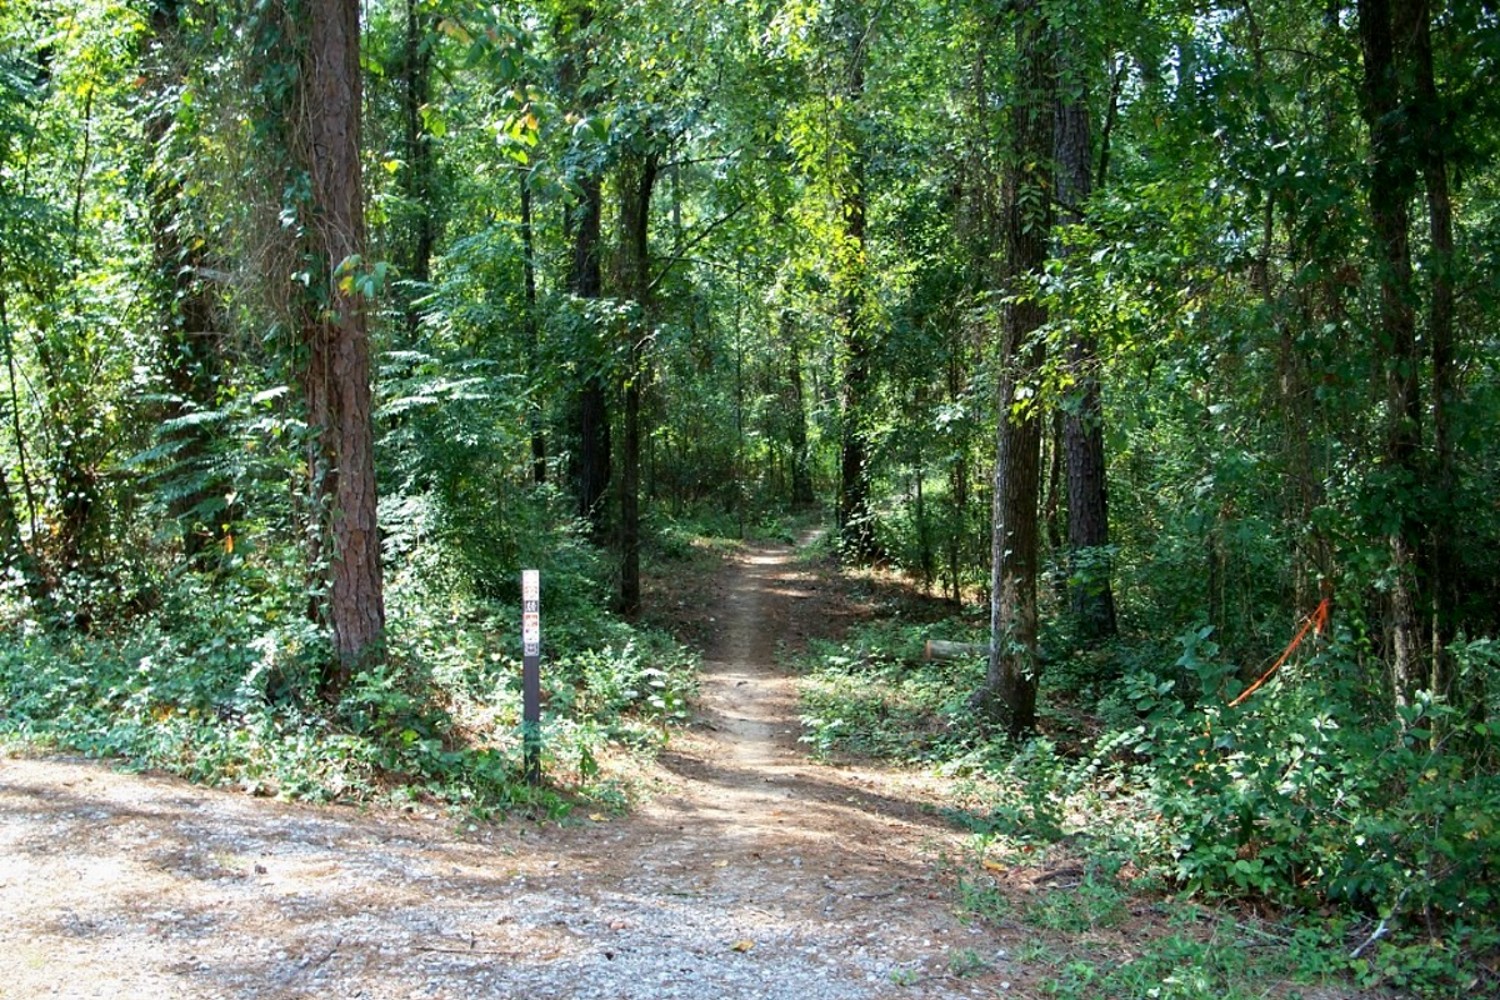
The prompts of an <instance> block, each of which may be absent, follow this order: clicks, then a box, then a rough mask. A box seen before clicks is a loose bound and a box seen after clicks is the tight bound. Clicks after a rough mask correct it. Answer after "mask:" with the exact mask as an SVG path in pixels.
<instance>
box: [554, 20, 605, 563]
mask: <svg viewBox="0 0 1500 1000" xmlns="http://www.w3.org/2000/svg"><path fill="white" fill-rule="evenodd" d="M593 21H594V8H593V7H592V6H591V5H590V4H587V3H567V4H564V9H563V11H562V14H561V17H560V21H559V25H558V35H559V44H560V45H561V47H562V50H563V57H562V62H561V65H560V66H559V69H558V77H559V87H560V89H561V91H562V93H563V95H564V97H565V99H567V100H569V101H571V102H573V104H574V105H575V106H576V108H577V110H578V111H579V112H580V113H582V114H588V113H590V112H591V111H592V109H593V107H594V106H595V105H596V104H597V103H598V100H599V98H598V95H597V94H596V93H595V92H593V91H590V90H588V89H587V88H586V86H585V85H586V84H587V83H588V75H589V72H590V70H591V69H592V68H593V64H594V48H593V42H592V41H591V40H590V37H589V34H588V31H589V27H590V25H592V24H593ZM588 171H589V172H588V173H586V174H584V175H583V176H582V177H579V178H578V204H577V205H576V206H575V208H574V210H573V213H572V215H571V218H570V220H569V228H570V231H571V233H572V237H573V240H572V243H573V246H572V263H571V266H570V267H569V270H568V291H569V292H570V293H571V294H572V295H573V296H574V297H576V298H579V299H585V300H593V299H598V298H599V297H600V296H601V295H602V294H603V280H602V274H601V270H600V257H599V243H600V219H601V216H602V212H603V184H602V181H601V179H600V176H599V173H598V169H597V168H595V167H590V168H588ZM590 322H592V318H591V319H590ZM588 351H589V356H588V357H585V358H583V359H582V360H583V367H584V369H585V374H584V377H583V381H582V383H581V384H580V385H579V387H578V389H577V392H576V395H575V396H574V399H573V411H574V412H573V424H574V426H575V428H576V429H577V432H578V448H577V451H576V453H575V454H574V455H573V458H572V463H571V464H572V473H573V485H574V490H575V492H576V494H577V497H578V514H579V516H580V517H582V518H583V519H584V520H586V521H587V522H588V524H589V527H590V530H591V531H592V533H593V536H594V538H595V540H596V541H599V540H603V539H604V537H605V535H606V533H607V532H606V528H607V517H606V515H607V513H608V511H607V505H606V503H605V496H606V494H607V493H608V490H609V480H610V475H611V468H610V425H609V396H608V394H607V392H606V389H605V378H604V374H603V372H602V371H601V370H600V369H601V367H602V365H603V362H604V359H603V358H602V357H599V356H598V354H599V347H598V344H597V341H596V340H595V339H594V338H592V337H590V338H589V348H588Z"/></svg>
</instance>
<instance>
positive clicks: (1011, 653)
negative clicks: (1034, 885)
mask: <svg viewBox="0 0 1500 1000" xmlns="http://www.w3.org/2000/svg"><path fill="white" fill-rule="evenodd" d="M1014 11H1015V17H1016V51H1017V53H1018V58H1019V60H1020V70H1019V73H1018V74H1017V77H1018V85H1017V92H1016V95H1015V99H1016V103H1015V106H1014V108H1013V110H1012V112H1011V114H1012V118H1011V123H1010V132H1011V148H1010V155H1009V157H1007V163H1006V170H1005V189H1004V220H1005V221H1004V225H1005V237H1006V239H1005V276H1004V277H1005V290H1006V292H1007V293H1008V295H1007V298H1008V303H1007V305H1006V307H1005V313H1004V318H1003V329H1002V333H1001V343H1000V366H1001V374H1000V393H999V395H1000V412H999V420H998V423H999V427H998V429H997V434H996V436H997V438H998V441H997V446H996V459H995V513H994V522H993V529H992V533H991V558H992V563H991V581H990V585H991V596H990V661H989V669H988V671H987V673H986V676H985V684H984V687H983V688H982V689H981V690H980V691H979V692H978V694H977V701H978V703H979V706H980V707H981V708H982V709H983V710H984V711H985V712H986V713H987V714H988V715H989V716H990V717H991V718H993V719H995V720H996V721H998V722H1000V723H1001V724H1003V725H1004V726H1005V729H1006V731H1007V732H1008V733H1009V734H1010V735H1011V737H1012V738H1014V739H1021V738H1024V737H1025V736H1027V735H1028V734H1030V733H1031V732H1032V731H1033V730H1034V729H1035V727H1036V687H1037V676H1038V673H1039V671H1040V664H1039V662H1038V659H1037V535H1038V523H1037V522H1038V517H1037V501H1038V496H1037V495H1038V490H1039V487H1040V476H1041V439H1042V422H1041V419H1040V416H1041V415H1040V413H1039V412H1038V408H1037V407H1036V406H1035V405H1034V400H1025V399H1023V398H1022V396H1021V394H1020V392H1019V391H1018V390H1020V389H1021V388H1022V387H1027V388H1030V387H1031V386H1032V385H1033V384H1034V382H1035V380H1036V379H1037V378H1039V377H1040V371H1041V366H1042V362H1043V360H1044V355H1043V346H1042V344H1041V343H1040V341H1038V340H1037V339H1036V338H1034V337H1033V334H1034V333H1035V332H1036V330H1037V329H1039V328H1040V327H1041V326H1042V324H1044V323H1045V322H1046V320H1047V312H1046V307H1045V306H1043V305H1042V304H1041V303H1040V302H1039V301H1037V299H1036V297H1035V296H1034V295H1033V294H1031V292H1030V290H1029V288H1028V286H1029V285H1030V284H1031V283H1032V282H1035V281H1037V280H1038V279H1039V278H1040V276H1041V272H1042V269H1043V267H1044V266H1045V265H1046V262H1047V243H1048V238H1049V235H1050V232H1051V227H1052V168H1051V163H1052V155H1053V135H1054V109H1053V93H1054V89H1055V81H1054V73H1053V65H1054V58H1053V45H1054V41H1053V38H1052V34H1051V32H1050V30H1049V28H1048V24H1047V21H1046V15H1045V14H1044V13H1043V11H1042V9H1041V5H1040V3H1039V2H1038V0H1019V2H1018V3H1017V4H1016V5H1015V7H1014ZM1018 404H1020V405H1019V406H1018Z"/></svg>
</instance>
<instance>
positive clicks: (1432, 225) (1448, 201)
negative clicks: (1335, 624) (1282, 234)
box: [1407, 0, 1482, 705]
mask: <svg viewBox="0 0 1500 1000" xmlns="http://www.w3.org/2000/svg"><path fill="white" fill-rule="evenodd" d="M1407 2H1408V3H1409V4H1410V5H1411V11H1410V14H1409V15H1408V20H1409V21H1411V22H1412V24H1411V29H1410V35H1409V37H1410V40H1411V62H1412V78H1413V82H1414V84H1415V94H1414V95H1413V104H1414V107H1413V115H1412V118H1413V123H1414V125H1415V127H1416V130H1417V144H1416V147H1417V151H1418V155H1419V157H1420V158H1421V167H1422V180H1423V184H1424V186H1425V187H1426V190H1427V229H1428V232H1429V234H1430V237H1429V238H1430V239H1431V241H1432V268H1431V271H1432V279H1431V280H1432V286H1431V301H1430V304H1429V307H1428V313H1427V341H1428V344H1429V345H1430V347H1429V350H1430V351H1431V355H1432V442H1433V449H1434V451H1435V452H1436V461H1437V470H1436V471H1437V475H1436V477H1435V488H1436V490H1435V492H1436V496H1435V497H1434V498H1433V508H1434V511H1435V515H1436V516H1434V517H1433V518H1432V519H1431V523H1432V524H1433V525H1434V526H1435V530H1434V531H1433V533H1432V535H1431V538H1430V542H1429V546H1430V558H1431V569H1430V570H1429V574H1428V575H1429V589H1430V592H1431V594H1432V608H1433V615H1432V618H1433V632H1432V668H1431V680H1430V686H1431V689H1432V690H1433V691H1434V692H1437V693H1440V694H1443V695H1447V696H1449V697H1450V698H1452V699H1454V700H1455V701H1460V700H1462V696H1463V695H1464V694H1465V693H1463V692H1456V691H1452V690H1451V680H1452V678H1451V677H1450V676H1449V674H1450V671H1449V666H1448V656H1447V652H1446V648H1447V645H1448V643H1449V642H1451V641H1452V639H1453V637H1454V635H1455V634H1456V632H1457V621H1458V604H1459V592H1460V591H1459V586H1458V579H1457V577H1458V564H1459V549H1458V546H1457V544H1456V542H1457V539H1458V537H1459V533H1458V532H1454V531H1450V530H1445V529H1443V528H1441V527H1436V526H1438V525H1446V524H1449V523H1451V522H1450V519H1451V518H1453V517H1454V515H1455V513H1456V512H1455V511H1454V488H1455V481H1456V478H1457V470H1456V468H1455V462H1454V453H1453V436H1452V431H1451V428H1450V427H1449V415H1450V411H1451V409H1452V406H1453V403H1454V402H1455V397H1456V395H1457V386H1456V378H1455V374H1456V373H1455V365H1454V336H1453V314H1454V293H1453V264H1454V260H1453V199H1452V196H1451V195H1450V193H1449V190H1448V154H1447V150H1448V146H1449V144H1450V143H1451V142H1452V137H1451V135H1450V134H1449V125H1448V122H1447V116H1446V115H1445V114H1444V111H1443V103H1442V99H1441V98H1440V97H1439V95H1438V89H1437V78H1436V75H1435V74H1434V72H1433V68H1432V6H1431V2H1430V0H1407ZM1480 704H1481V705H1482V702H1481V703H1480Z"/></svg>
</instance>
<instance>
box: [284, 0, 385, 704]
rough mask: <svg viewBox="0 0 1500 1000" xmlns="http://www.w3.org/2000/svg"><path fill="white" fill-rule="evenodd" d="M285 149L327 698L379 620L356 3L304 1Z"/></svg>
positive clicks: (371, 641) (376, 632) (340, 686)
mask: <svg viewBox="0 0 1500 1000" xmlns="http://www.w3.org/2000/svg"><path fill="white" fill-rule="evenodd" d="M307 15H308V16H307V28H306V30H307V37H306V47H305V52H304V54H303V66H302V72H301V73H300V74H299V77H298V87H299V91H300V92H299V94H298V101H297V107H298V108H299V109H301V111H300V115H301V117H300V118H299V119H298V120H297V122H296V124H295V131H296V132H297V136H296V142H295V155H296V156H297V158H298V161H299V162H298V166H299V167H300V168H301V169H303V170H305V171H306V174H307V177H308V179H309V180H310V182H311V185H310V190H311V201H310V203H309V204H307V205H306V206H305V208H306V210H307V217H306V218H304V219H303V220H302V222H303V224H304V227H305V232H306V240H307V246H306V250H307V252H308V256H309V258H310V259H313V260H318V261H321V262H322V266H323V268H324V269H325V270H324V275H323V282H324V284H323V286H322V287H321V288H320V289H319V290H318V292H317V293H315V294H312V295H310V296H308V298H307V300H306V301H305V303H304V306H303V314H302V321H301V328H302V338H303V342H304V346H305V350H306V355H307V363H306V368H305V370H304V372H303V378H304V386H303V389H304V392H305V396H306V404H307V417H308V426H309V428H310V430H311V438H310V441H309V456H308V459H309V460H308V472H309V478H310V483H309V494H310V496H311V499H312V505H313V516H314V531H313V537H312V538H311V540H310V541H311V557H312V560H313V562H312V565H313V568H314V573H315V574H316V575H317V576H318V577H319V578H320V580H321V583H322V584H323V589H324V596H323V599H322V600H320V601H319V602H318V604H319V605H320V617H322V618H324V619H325V620H326V622H327V624H328V625H329V627H330V628H331V630H332V633H333V651H334V663H333V664H332V669H331V671H330V672H329V674H328V675H327V676H326V677H325V678H324V682H323V696H324V697H325V698H326V699H328V700H329V701H337V699H338V697H339V696H340V695H341V694H342V692H343V691H344V689H345V688H346V687H347V686H348V684H349V681H350V680H351V679H352V678H353V676H354V673H355V672H356V671H357V670H360V669H362V668H363V667H364V666H366V665H368V664H369V662H370V661H371V659H372V658H373V657H374V656H375V655H376V654H377V651H378V646H379V643H380V641H381V639H382V636H383V633H384V630H385V599H384V592H383V586H382V578H381V565H380V536H379V533H378V530H377V526H376V494H375V452H374V443H375V434H374V423H373V419H372V414H371V392H370V341H369V335H368V332H367V330H366V321H365V312H364V308H363V305H362V303H361V302H360V300H359V294H360V293H359V290H358V287H357V284H356V282H355V280H354V278H355V277H356V272H357V269H358V267H359V266H360V264H359V262H360V260H361V255H362V254H363V252H364V249H365V224H364V209H363V204H362V193H361V178H360V161H359V152H360V110H361V103H360V71H359V5H358V3H357V2H355V0H309V2H308V6H307Z"/></svg>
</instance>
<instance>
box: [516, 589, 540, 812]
mask: <svg viewBox="0 0 1500 1000" xmlns="http://www.w3.org/2000/svg"><path fill="white" fill-rule="evenodd" d="M541 590H542V586H541V574H540V573H538V572H537V571H536V570H534V569H528V570H523V571H522V572H521V744H522V751H523V759H524V761H525V770H526V783H527V784H529V785H537V784H541V781H542V669H541V662H542V601H541Z"/></svg>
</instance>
